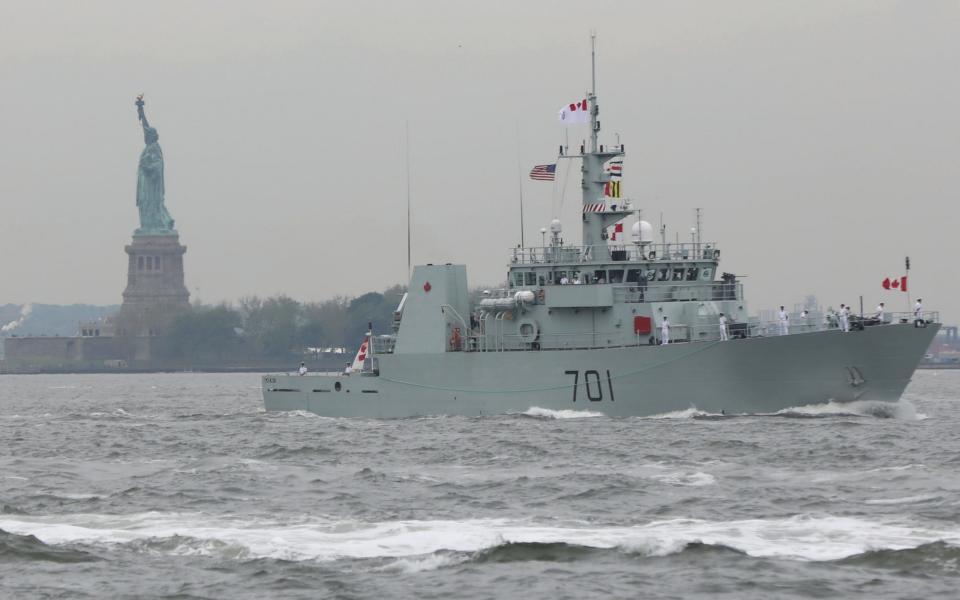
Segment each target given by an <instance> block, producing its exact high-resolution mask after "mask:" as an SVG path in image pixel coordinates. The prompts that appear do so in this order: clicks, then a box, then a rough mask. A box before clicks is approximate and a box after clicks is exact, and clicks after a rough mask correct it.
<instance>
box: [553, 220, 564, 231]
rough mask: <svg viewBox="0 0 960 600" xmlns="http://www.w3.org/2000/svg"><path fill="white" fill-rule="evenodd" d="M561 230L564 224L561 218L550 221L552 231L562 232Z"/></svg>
mask: <svg viewBox="0 0 960 600" xmlns="http://www.w3.org/2000/svg"><path fill="white" fill-rule="evenodd" d="M561 231H563V226H562V225H561V224H560V219H554V220H552V221H550V232H551V233H560V232H561Z"/></svg>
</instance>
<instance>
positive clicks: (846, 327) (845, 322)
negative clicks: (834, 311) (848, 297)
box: [840, 304, 850, 333]
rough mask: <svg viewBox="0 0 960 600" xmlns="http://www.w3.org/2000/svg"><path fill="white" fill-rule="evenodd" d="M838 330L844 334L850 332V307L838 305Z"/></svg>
mask: <svg viewBox="0 0 960 600" xmlns="http://www.w3.org/2000/svg"><path fill="white" fill-rule="evenodd" d="M840 329H841V330H842V331H843V332H844V333H847V332H849V331H850V307H849V306H847V305H846V304H841V305H840Z"/></svg>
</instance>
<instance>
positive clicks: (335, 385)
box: [333, 381, 343, 392]
mask: <svg viewBox="0 0 960 600" xmlns="http://www.w3.org/2000/svg"><path fill="white" fill-rule="evenodd" d="M342 387H343V386H342V385H340V382H339V381H338V382H336V383H335V384H333V389H335V390H337V391H338V392H339V391H340V388H342Z"/></svg>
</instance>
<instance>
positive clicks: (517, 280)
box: [510, 271, 523, 287]
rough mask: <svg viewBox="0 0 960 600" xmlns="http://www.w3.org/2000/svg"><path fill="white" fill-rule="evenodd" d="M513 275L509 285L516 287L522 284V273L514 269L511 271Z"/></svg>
mask: <svg viewBox="0 0 960 600" xmlns="http://www.w3.org/2000/svg"><path fill="white" fill-rule="evenodd" d="M511 275H512V276H513V277H512V278H511V279H510V287H517V286H521V285H523V273H522V272H520V271H514V272H513V273H511Z"/></svg>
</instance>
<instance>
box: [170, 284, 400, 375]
mask: <svg viewBox="0 0 960 600" xmlns="http://www.w3.org/2000/svg"><path fill="white" fill-rule="evenodd" d="M405 291H406V287H405V286H400V285H395V286H392V287H390V288H387V289H386V290H384V291H383V292H382V293H381V292H368V293H366V294H363V295H361V296H358V297H356V298H349V297H344V296H337V297H335V298H332V299H330V300H325V301H322V302H298V301H296V300H294V299H293V298H290V297H288V296H284V295H280V296H274V297H271V298H259V297H256V296H252V297H247V298H242V299H241V300H240V301H239V302H237V303H235V304H233V303H223V304H218V305H213V306H212V305H203V304H198V305H193V306H191V308H190V310H189V311H187V312H185V313H182V314H181V315H179V316H177V317H176V319H174V321H173V322H172V323H171V324H170V327H169V328H168V329H167V331H166V333H165V334H164V335H163V336H162V339H160V340H158V342H159V346H158V348H157V350H158V353H157V354H158V358H161V359H166V360H170V361H177V362H179V361H186V362H191V363H195V364H198V365H200V364H236V363H244V362H248V363H254V362H256V363H271V364H273V363H276V364H286V363H293V364H296V363H299V362H300V361H302V360H307V361H311V360H313V361H319V362H328V363H329V362H331V361H333V360H334V359H335V360H338V361H339V360H346V359H345V358H344V356H345V355H349V357H350V358H352V356H353V353H354V352H356V349H357V348H358V347H359V345H360V343H361V342H362V341H363V337H364V336H365V335H366V333H367V328H368V327H369V326H371V325H372V327H373V331H374V334H380V333H390V332H391V331H392V330H391V326H392V323H393V313H394V311H395V310H396V308H397V305H398V304H399V302H400V299H401V298H402V297H403V294H404V292H405Z"/></svg>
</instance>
